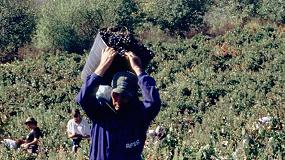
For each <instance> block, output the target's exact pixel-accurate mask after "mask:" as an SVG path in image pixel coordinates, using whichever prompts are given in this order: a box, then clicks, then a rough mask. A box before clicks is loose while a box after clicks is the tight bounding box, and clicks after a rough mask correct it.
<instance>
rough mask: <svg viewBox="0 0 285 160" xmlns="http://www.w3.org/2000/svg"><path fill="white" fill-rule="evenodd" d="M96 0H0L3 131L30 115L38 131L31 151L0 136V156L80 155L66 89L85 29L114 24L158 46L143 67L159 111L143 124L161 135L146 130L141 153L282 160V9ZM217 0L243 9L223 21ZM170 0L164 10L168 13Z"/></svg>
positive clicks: (179, 159)
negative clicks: (70, 133)
mask: <svg viewBox="0 0 285 160" xmlns="http://www.w3.org/2000/svg"><path fill="white" fill-rule="evenodd" d="M93 1H94V2H95V1H96V0H90V1H88V2H87V1H86V2H84V3H89V4H88V5H86V8H84V9H83V7H82V5H81V3H83V2H82V1H80V0H74V1H72V3H70V4H69V5H59V4H63V3H65V2H67V0H58V1H56V2H43V1H41V3H36V4H37V5H39V6H40V9H35V6H33V5H35V4H34V3H31V4H33V5H32V6H31V4H30V3H28V2H30V1H27V3H24V2H23V4H21V3H19V4H18V3H17V4H13V3H12V2H14V0H13V1H10V2H9V1H7V0H0V2H1V3H2V4H3V6H4V7H3V8H4V9H3V10H2V8H1V12H0V13H1V14H0V19H1V15H2V17H6V19H5V18H3V19H4V20H5V21H4V20H3V21H1V22H0V27H1V29H2V31H1V34H0V48H1V54H0V58H1V63H0V140H1V139H2V138H7V137H10V138H19V137H23V136H25V135H27V132H28V130H27V129H26V128H25V125H24V120H25V119H26V118H27V117H28V116H33V117H35V119H36V120H37V121H38V125H39V127H40V128H41V129H42V131H43V134H44V137H43V138H42V139H41V142H40V151H39V153H38V155H31V154H29V153H25V152H21V151H18V150H13V149H8V148H6V147H4V146H3V145H2V144H1V145H0V159H1V160H2V159H3V160H6V159H7V160H8V159H13V160H26V159H33V160H34V159H36V160H42V159H51V160H53V159H66V160H68V159H70V160H73V159H78V160H83V159H86V157H88V154H89V144H88V142H87V141H84V142H83V144H82V148H81V149H80V150H79V152H78V153H77V154H76V155H74V154H73V153H72V152H71V142H70V140H69V139H68V138H67V134H66V124H67V121H68V120H69V119H70V118H71V117H70V113H69V112H70V110H71V109H73V108H77V107H79V106H78V105H77V104H76V103H75V100H74V98H75V96H76V94H77V93H78V92H79V89H80V87H81V85H82V81H81V78H80V74H81V71H82V69H83V66H84V64H85V62H86V58H87V56H88V50H90V47H91V45H92V42H93V40H94V39H93V38H95V36H96V33H97V31H98V29H99V28H100V27H106V26H109V25H114V24H118V25H124V26H127V27H128V28H129V29H132V31H133V32H134V33H136V34H137V37H138V38H139V39H141V40H142V41H143V43H144V44H145V45H146V46H147V47H148V48H149V49H150V50H152V51H153V53H154V55H155V57H154V58H153V59H152V61H151V62H150V64H149V66H148V67H147V69H146V71H147V72H148V73H149V74H150V75H152V76H153V77H154V78H155V79H156V82H157V87H158V89H159V92H160V95H161V99H162V109H161V111H160V113H159V114H158V116H157V117H156V119H155V120H154V121H153V123H152V124H151V126H150V128H149V129H150V130H155V129H156V128H157V127H158V126H159V127H161V128H163V134H162V136H160V137H153V136H148V138H147V141H146V144H145V149H144V152H143V159H145V160H164V159H165V160H166V159H167V160H187V159H204V160H207V159H282V158H283V157H285V27H284V21H285V13H284V11H283V12H282V9H280V8H278V7H279V6H280V4H275V3H277V1H276V2H269V1H255V2H251V1H250V2H245V1H244V2H239V3H240V4H236V3H238V2H235V1H227V3H226V6H221V5H222V3H223V2H221V3H219V2H216V1H201V2H200V3H201V4H196V3H195V1H192V0H191V1H189V4H185V3H186V2H185V1H183V0H178V1H177V3H176V2H175V4H173V3H174V2H172V1H170V0H169V1H168V0H167V2H168V3H166V4H165V5H163V2H161V0H157V1H148V2H145V3H141V4H136V3H138V2H135V1H128V0H119V1H116V2H115V1H114V2H113V1H112V3H114V5H113V6H111V7H109V8H108V7H107V4H108V2H109V3H110V2H111V0H107V1H106V2H105V1H104V2H103V1H102V2H99V1H98V3H97V4H96V5H95V4H94V3H92V2H93ZM190 2H191V3H190ZM202 2H203V3H202ZM10 3H11V4H10ZM42 3H43V4H42ZM197 3H198V2H197ZM273 3H274V4H273ZM179 4H181V5H179ZM194 4H196V5H197V6H196V7H195V5H194ZM202 4H203V5H202ZM5 6H6V8H5ZM9 6H15V7H14V8H17V7H19V8H18V10H17V9H15V11H13V10H11V9H10V10H9ZM23 6H24V7H23ZM39 6H37V7H39ZM181 6H184V7H181ZM272 6H278V7H276V8H274V7H272ZM281 6H282V5H281ZM283 6H284V5H283ZM112 7H113V8H112ZM156 7H157V8H160V10H159V9H157V8H156ZM221 7H223V8H224V9H225V13H224V14H230V13H234V14H235V15H240V17H237V16H233V15H228V17H231V19H226V18H227V16H225V15H223V16H221V11H220V9H219V8H221ZM7 8H8V9H7ZM23 8H24V10H23V12H18V11H19V9H23ZM27 8H28V9H29V10H27ZM122 8H125V10H123V9H122ZM170 8H171V9H172V11H173V12H172V13H173V14H168V15H165V12H164V11H165V10H170ZM54 9H56V11H54ZM270 9H271V10H270ZM180 10H182V11H185V12H179V11H180ZM233 10H234V11H235V12H232V11H233ZM103 11H106V14H103V16H102V12H103ZM112 11H114V13H113V12H112ZM186 11H187V12H186ZM11 13H13V14H14V15H17V16H15V17H18V18H15V17H13V16H12V18H11ZM91 13H92V14H91ZM192 13H193V14H192ZM194 13H195V14H194ZM269 13H274V14H269ZM190 14H191V16H189V15H190ZM19 15H21V16H22V18H19ZM113 15H116V16H113ZM213 15H215V16H219V15H220V17H221V18H220V19H219V20H216V21H215V18H216V17H215V16H213ZM265 15H266V17H265V18H266V19H258V17H261V16H265ZM273 15H274V16H273ZM9 16H10V17H9ZM112 16H113V18H110V17H112ZM98 17H99V18H98ZM209 17H212V19H211V18H209ZM252 17H255V18H252ZM10 18H11V19H12V20H14V21H19V22H20V21H21V20H23V21H21V22H22V23H12V22H11V21H10V20H11V19H10ZM1 20H2V19H1ZM112 20H113V21H112ZM125 20H126V21H125ZM182 22H185V23H184V24H185V25H182ZM186 22H187V23H186ZM218 22H221V23H220V24H218ZM27 24H28V25H27ZM186 24H187V25H186ZM13 25H16V27H14V28H13V27H11V26H13ZM7 26H10V27H9V28H8V29H7ZM24 26H29V29H32V31H31V30H29V29H24V28H25V27H24ZM5 29H7V30H5ZM4 33H7V34H4ZM8 33H9V34H11V35H12V36H7V35H8ZM21 33H23V34H24V35H25V36H23V35H17V34H21ZM28 35H30V37H27V36H28ZM11 57H12V58H11ZM263 118H267V119H268V120H267V121H263Z"/></svg>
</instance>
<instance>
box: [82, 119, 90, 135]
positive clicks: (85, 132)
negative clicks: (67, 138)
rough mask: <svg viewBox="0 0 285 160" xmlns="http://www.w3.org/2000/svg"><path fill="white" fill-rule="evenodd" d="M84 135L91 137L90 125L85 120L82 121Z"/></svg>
mask: <svg viewBox="0 0 285 160" xmlns="http://www.w3.org/2000/svg"><path fill="white" fill-rule="evenodd" d="M84 134H85V135H89V136H90V135H91V130H90V125H89V123H88V122H87V121H86V120H84Z"/></svg>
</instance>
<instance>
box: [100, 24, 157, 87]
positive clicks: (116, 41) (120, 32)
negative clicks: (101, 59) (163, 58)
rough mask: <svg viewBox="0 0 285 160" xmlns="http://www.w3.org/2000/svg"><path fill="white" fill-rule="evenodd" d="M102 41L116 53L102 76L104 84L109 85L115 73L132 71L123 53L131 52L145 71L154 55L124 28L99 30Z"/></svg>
mask: <svg viewBox="0 0 285 160" xmlns="http://www.w3.org/2000/svg"><path fill="white" fill-rule="evenodd" d="M99 34H100V35H101V37H102V39H103V41H104V42H105V43H106V44H107V46H109V47H112V48H114V49H115V50H116V52H117V53H118V54H117V56H116V57H115V58H114V60H113V63H112V64H111V66H110V68H109V69H108V70H107V72H106V73H105V75H104V79H105V82H107V84H108V83H110V82H111V80H112V77H113V75H114V74H115V73H117V72H119V71H132V69H131V67H130V64H129V62H128V60H127V59H126V56H125V52H128V51H131V52H133V53H134V54H135V55H137V56H138V57H139V58H140V59H141V64H142V67H143V69H146V68H147V66H148V64H149V62H150V61H151V59H152V58H153V57H154V54H153V52H152V51H151V50H149V49H148V48H146V47H145V46H144V45H143V44H142V43H140V42H139V41H138V40H137V39H136V38H135V36H134V34H132V33H130V32H129V31H128V30H127V29H126V28H124V27H112V28H103V29H100V30H99Z"/></svg>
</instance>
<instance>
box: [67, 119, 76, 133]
mask: <svg viewBox="0 0 285 160" xmlns="http://www.w3.org/2000/svg"><path fill="white" fill-rule="evenodd" d="M67 132H70V133H74V132H75V131H74V126H73V125H72V119H71V120H69V121H68V123H67Z"/></svg>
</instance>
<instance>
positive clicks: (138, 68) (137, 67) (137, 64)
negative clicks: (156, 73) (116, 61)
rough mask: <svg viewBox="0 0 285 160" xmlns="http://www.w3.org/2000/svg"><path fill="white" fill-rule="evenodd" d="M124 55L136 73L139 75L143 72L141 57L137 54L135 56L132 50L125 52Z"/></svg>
mask: <svg viewBox="0 0 285 160" xmlns="http://www.w3.org/2000/svg"><path fill="white" fill-rule="evenodd" d="M125 55H127V58H128V59H129V61H130V64H131V67H132V69H133V70H134V71H135V73H136V75H140V74H141V73H142V72H143V69H142V65H141V59H140V58H139V57H138V56H136V55H135V54H134V53H133V52H126V53H125Z"/></svg>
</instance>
